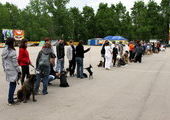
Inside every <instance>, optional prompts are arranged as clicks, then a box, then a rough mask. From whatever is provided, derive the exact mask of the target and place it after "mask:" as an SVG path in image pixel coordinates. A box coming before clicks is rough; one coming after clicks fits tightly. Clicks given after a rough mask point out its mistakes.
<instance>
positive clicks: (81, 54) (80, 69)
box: [76, 41, 90, 79]
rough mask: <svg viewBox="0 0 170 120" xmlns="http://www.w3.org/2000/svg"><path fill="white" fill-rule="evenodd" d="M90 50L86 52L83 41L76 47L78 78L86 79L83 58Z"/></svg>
mask: <svg viewBox="0 0 170 120" xmlns="http://www.w3.org/2000/svg"><path fill="white" fill-rule="evenodd" d="M89 50H90V48H88V49H86V50H84V46H83V41H80V42H79V44H78V45H77V47H76V64H77V78H81V79H82V78H84V76H83V58H84V53H86V52H88V51H89Z"/></svg>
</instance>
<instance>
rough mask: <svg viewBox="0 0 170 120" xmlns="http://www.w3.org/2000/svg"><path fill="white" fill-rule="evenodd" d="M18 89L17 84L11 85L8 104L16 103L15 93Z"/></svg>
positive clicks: (11, 83)
mask: <svg viewBox="0 0 170 120" xmlns="http://www.w3.org/2000/svg"><path fill="white" fill-rule="evenodd" d="M15 89H16V82H10V83H9V92H8V103H14V92H15Z"/></svg>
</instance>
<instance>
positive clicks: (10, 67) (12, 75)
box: [1, 38, 21, 105]
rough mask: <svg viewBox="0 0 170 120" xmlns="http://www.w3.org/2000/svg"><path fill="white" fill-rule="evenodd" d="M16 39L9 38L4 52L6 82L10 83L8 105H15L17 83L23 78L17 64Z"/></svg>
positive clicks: (3, 64) (3, 61) (3, 62)
mask: <svg viewBox="0 0 170 120" xmlns="http://www.w3.org/2000/svg"><path fill="white" fill-rule="evenodd" d="M14 42H15V39H14V38H8V39H7V40H6V47H5V48H4V50H3V52H2V55H1V56H2V66H3V68H4V72H5V74H6V80H7V81H8V82H9V92H8V104H9V105H13V104H15V101H14V98H13V97H14V92H15V89H16V85H17V84H16V83H17V81H18V80H19V78H20V76H21V71H20V67H19V65H18V62H17V56H16V50H15V48H14Z"/></svg>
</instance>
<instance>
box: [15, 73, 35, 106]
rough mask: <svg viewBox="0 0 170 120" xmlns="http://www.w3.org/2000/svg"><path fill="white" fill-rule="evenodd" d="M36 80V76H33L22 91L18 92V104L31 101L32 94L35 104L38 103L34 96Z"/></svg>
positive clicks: (25, 83)
mask: <svg viewBox="0 0 170 120" xmlns="http://www.w3.org/2000/svg"><path fill="white" fill-rule="evenodd" d="M35 80H36V75H35V74H32V75H30V76H29V77H28V79H27V80H26V81H25V82H24V84H23V86H22V87H21V89H19V90H18V91H17V102H22V101H23V102H24V103H26V102H27V100H29V99H30V96H31V94H32V99H33V102H36V101H37V100H36V99H35V95H34V81H35Z"/></svg>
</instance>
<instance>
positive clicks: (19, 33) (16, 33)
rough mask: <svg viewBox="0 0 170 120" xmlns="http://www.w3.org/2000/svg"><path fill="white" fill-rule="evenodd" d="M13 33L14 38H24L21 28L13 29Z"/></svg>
mask: <svg viewBox="0 0 170 120" xmlns="http://www.w3.org/2000/svg"><path fill="white" fill-rule="evenodd" d="M13 35H14V38H15V40H22V39H24V31H23V30H13Z"/></svg>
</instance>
